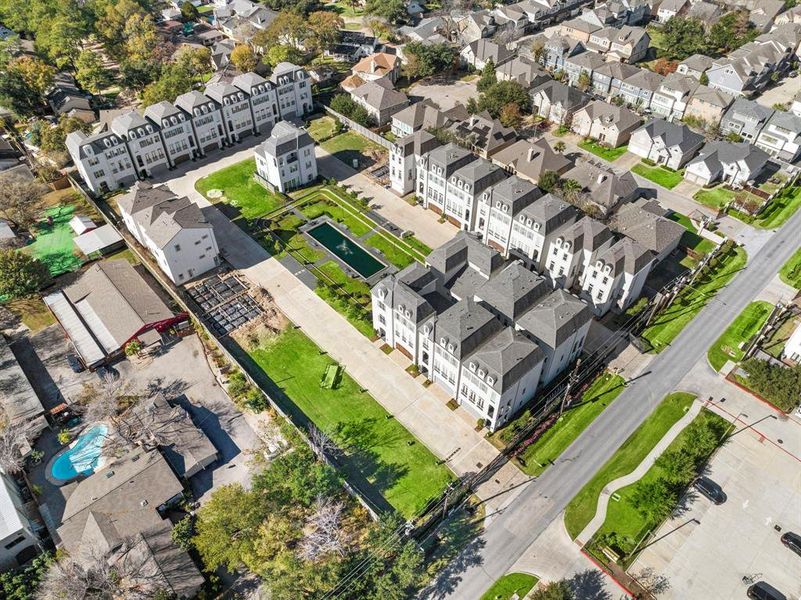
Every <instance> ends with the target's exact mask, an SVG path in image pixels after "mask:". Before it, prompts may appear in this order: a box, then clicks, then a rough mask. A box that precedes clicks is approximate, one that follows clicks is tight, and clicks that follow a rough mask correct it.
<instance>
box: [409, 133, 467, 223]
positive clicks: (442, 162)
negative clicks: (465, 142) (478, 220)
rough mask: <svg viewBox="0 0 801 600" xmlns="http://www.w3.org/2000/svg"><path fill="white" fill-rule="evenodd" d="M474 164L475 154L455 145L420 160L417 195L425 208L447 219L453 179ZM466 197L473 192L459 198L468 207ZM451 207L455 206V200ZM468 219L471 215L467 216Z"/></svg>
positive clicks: (430, 153) (418, 163) (464, 192)
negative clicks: (458, 172)
mask: <svg viewBox="0 0 801 600" xmlns="http://www.w3.org/2000/svg"><path fill="white" fill-rule="evenodd" d="M475 160H478V157H477V156H476V155H475V154H473V153H472V152H470V151H469V150H467V149H465V148H462V147H461V146H457V145H456V144H447V145H446V146H440V147H439V148H435V149H434V150H431V151H430V152H427V153H426V154H423V155H422V156H420V157H419V158H418V159H417V188H416V193H417V197H418V198H419V200H420V202H421V203H422V204H423V207H424V208H430V209H431V210H433V211H434V212H436V213H437V214H440V215H444V213H445V206H446V201H447V200H448V191H449V190H450V189H451V188H449V181H450V179H451V177H452V176H453V175H454V173H455V172H456V171H458V170H459V169H461V168H462V167H464V166H465V165H467V164H468V163H471V162H473V161H475ZM454 182H455V180H454ZM463 185H464V184H463ZM457 189H458V186H457ZM466 193H469V194H471V195H472V189H471V190H466V191H464V190H463V193H461V194H460V196H461V198H459V199H460V201H461V202H462V204H466V203H467V200H465V197H464V196H465V194H466ZM451 206H454V201H453V200H452V201H451ZM462 215H464V210H462ZM469 217H470V215H468V218H469Z"/></svg>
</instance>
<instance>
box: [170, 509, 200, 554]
mask: <svg viewBox="0 0 801 600" xmlns="http://www.w3.org/2000/svg"><path fill="white" fill-rule="evenodd" d="M195 533H196V531H195V517H194V516H192V515H186V516H185V517H184V518H183V519H181V520H180V521H178V522H177V523H176V524H175V525H174V526H173V528H172V531H170V537H172V541H173V542H175V545H176V546H178V547H179V548H182V549H184V550H191V549H192V548H193V547H194V544H193V541H192V538H194V537H195Z"/></svg>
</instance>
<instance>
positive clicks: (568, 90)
mask: <svg viewBox="0 0 801 600" xmlns="http://www.w3.org/2000/svg"><path fill="white" fill-rule="evenodd" d="M530 95H531V108H532V112H534V113H535V114H538V115H539V116H541V117H543V118H545V119H548V120H549V121H552V122H554V123H559V124H560V125H569V124H570V122H571V121H572V119H573V115H574V114H575V113H576V111H577V110H579V109H580V108H581V107H583V106H585V105H586V104H587V103H588V102H589V101H590V97H589V96H588V95H587V94H585V93H583V92H581V91H579V90H577V89H576V88H574V87H571V86H568V85H565V84H564V83H560V82H558V81H548V82H546V83H544V84H542V85H541V86H539V87H536V88H534V89H533V90H531V94H530Z"/></svg>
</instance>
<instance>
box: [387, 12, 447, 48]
mask: <svg viewBox="0 0 801 600" xmlns="http://www.w3.org/2000/svg"><path fill="white" fill-rule="evenodd" d="M446 27H447V25H446V23H445V19H443V18H442V17H426V18H424V19H421V20H420V21H419V22H418V23H417V25H414V26H412V25H404V26H403V27H400V28H399V29H398V33H399V34H400V35H401V36H402V37H403V38H405V39H407V40H409V41H410V42H422V43H423V44H441V43H445V42H447V41H448V40H447V39H446V38H445V36H444V35H443V33H444V32H445V29H446Z"/></svg>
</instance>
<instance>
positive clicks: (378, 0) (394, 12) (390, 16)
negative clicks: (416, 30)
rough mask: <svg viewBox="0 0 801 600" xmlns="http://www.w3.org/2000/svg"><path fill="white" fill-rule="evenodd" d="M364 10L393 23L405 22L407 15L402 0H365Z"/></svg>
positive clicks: (404, 3)
mask: <svg viewBox="0 0 801 600" xmlns="http://www.w3.org/2000/svg"><path fill="white" fill-rule="evenodd" d="M364 12H366V13H367V14H368V15H375V16H377V17H381V18H383V19H386V20H387V21H389V22H390V23H395V24H397V23H401V22H405V21H406V20H407V19H408V16H409V15H408V13H407V12H406V2H404V0H367V1H366V3H365V5H364Z"/></svg>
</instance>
